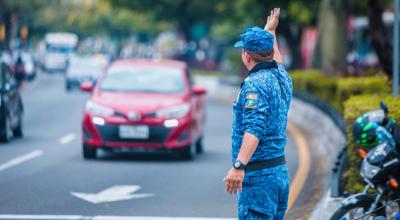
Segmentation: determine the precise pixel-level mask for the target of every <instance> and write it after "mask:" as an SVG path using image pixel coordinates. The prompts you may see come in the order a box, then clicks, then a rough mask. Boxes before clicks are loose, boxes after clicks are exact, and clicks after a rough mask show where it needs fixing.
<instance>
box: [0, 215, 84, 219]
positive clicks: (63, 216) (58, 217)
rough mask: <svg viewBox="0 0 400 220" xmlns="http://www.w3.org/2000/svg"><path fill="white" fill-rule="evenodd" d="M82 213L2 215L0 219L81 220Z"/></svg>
mask: <svg viewBox="0 0 400 220" xmlns="http://www.w3.org/2000/svg"><path fill="white" fill-rule="evenodd" d="M83 217H84V216H82V215H12V214H4V215H0V219H41V220H79V219H83Z"/></svg>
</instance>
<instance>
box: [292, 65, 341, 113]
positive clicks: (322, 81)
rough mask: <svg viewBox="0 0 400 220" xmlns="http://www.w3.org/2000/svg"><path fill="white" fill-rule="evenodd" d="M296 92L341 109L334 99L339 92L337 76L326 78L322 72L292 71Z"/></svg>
mask: <svg viewBox="0 0 400 220" xmlns="http://www.w3.org/2000/svg"><path fill="white" fill-rule="evenodd" d="M290 73H291V77H292V80H293V89H294V90H295V91H299V92H303V93H308V94H311V95H313V96H315V97H317V98H319V99H320V100H322V101H324V102H326V103H328V104H330V105H332V106H333V107H335V108H337V109H339V106H340V104H339V103H337V102H336V99H334V98H333V97H334V96H335V94H336V91H337V82H338V80H339V77H337V76H324V75H323V74H322V73H321V71H320V70H293V71H290Z"/></svg>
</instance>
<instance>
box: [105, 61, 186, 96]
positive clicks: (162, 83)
mask: <svg viewBox="0 0 400 220" xmlns="http://www.w3.org/2000/svg"><path fill="white" fill-rule="evenodd" d="M100 88H101V90H103V91H118V92H154V93H178V92H182V91H183V90H184V81H183V73H182V71H181V70H180V69H177V68H169V67H128V66H126V67H114V68H110V70H109V71H108V73H107V75H106V77H105V79H104V80H103V83H102V84H101V87H100Z"/></svg>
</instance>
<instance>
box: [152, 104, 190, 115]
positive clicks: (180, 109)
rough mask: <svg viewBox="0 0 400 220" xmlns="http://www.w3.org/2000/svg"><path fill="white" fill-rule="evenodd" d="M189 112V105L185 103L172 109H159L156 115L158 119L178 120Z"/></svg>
mask: <svg viewBox="0 0 400 220" xmlns="http://www.w3.org/2000/svg"><path fill="white" fill-rule="evenodd" d="M189 110H190V104H189V103H185V104H181V105H177V106H173V107H168V108H164V109H161V110H160V111H158V112H157V113H156V115H157V117H160V118H180V117H183V116H185V115H186V114H187V113H188V112H189Z"/></svg>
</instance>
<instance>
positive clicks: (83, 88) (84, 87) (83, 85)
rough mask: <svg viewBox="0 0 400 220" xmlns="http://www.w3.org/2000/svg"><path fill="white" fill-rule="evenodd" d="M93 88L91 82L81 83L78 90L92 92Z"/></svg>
mask: <svg viewBox="0 0 400 220" xmlns="http://www.w3.org/2000/svg"><path fill="white" fill-rule="evenodd" d="M93 88H94V83H93V82H83V83H81V85H80V90H81V91H83V92H92V91H93Z"/></svg>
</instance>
